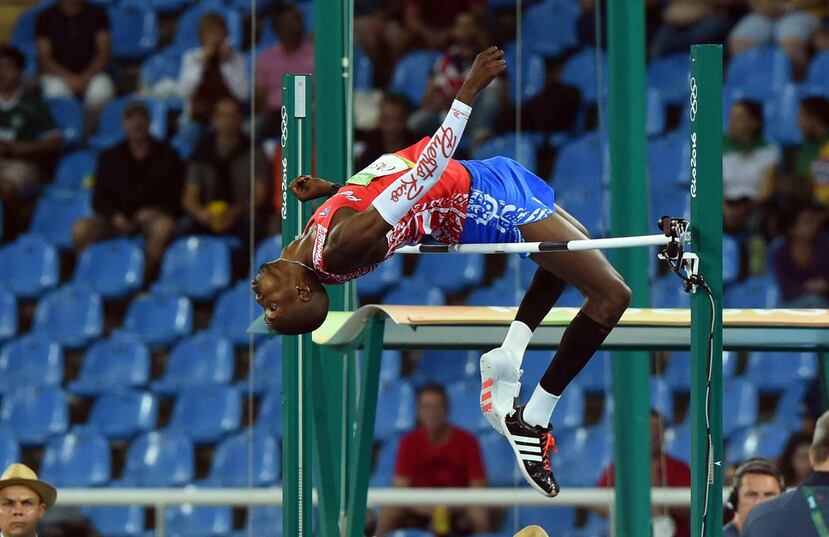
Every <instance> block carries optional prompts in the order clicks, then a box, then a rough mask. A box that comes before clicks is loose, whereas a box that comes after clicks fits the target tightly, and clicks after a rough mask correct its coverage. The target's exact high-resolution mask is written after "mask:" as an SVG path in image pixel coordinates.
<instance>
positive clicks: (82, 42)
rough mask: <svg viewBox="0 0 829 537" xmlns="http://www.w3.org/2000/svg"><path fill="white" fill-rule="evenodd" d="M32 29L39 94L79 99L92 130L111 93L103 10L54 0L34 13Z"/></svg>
mask: <svg viewBox="0 0 829 537" xmlns="http://www.w3.org/2000/svg"><path fill="white" fill-rule="evenodd" d="M35 34H36V36H37V56H38V61H39V63H40V72H41V75H42V76H41V78H40V82H41V85H42V87H43V95H44V96H45V97H65V96H73V95H74V96H75V97H79V98H82V99H83V101H84V105H85V107H86V112H87V114H86V120H87V122H86V130H87V131H92V130H93V129H94V127H95V125H96V123H97V120H98V117H99V116H100V112H101V110H103V108H104V106H106V104H107V103H108V102H109V101H110V100H111V99H112V97H113V96H114V95H115V86H114V85H113V83H112V79H111V78H110V76H109V75H108V74H107V72H106V68H107V65H108V64H109V62H110V59H111V53H112V36H111V34H110V31H109V17H108V15H107V12H106V10H105V9H104V8H103V7H102V6H100V5H97V4H93V3H91V2H87V1H86V0H58V1H57V2H56V3H55V4H54V5H53V6H51V7H48V8H46V9H44V10H43V11H42V12H41V13H40V14H39V15H38V17H37V25H36V29H35Z"/></svg>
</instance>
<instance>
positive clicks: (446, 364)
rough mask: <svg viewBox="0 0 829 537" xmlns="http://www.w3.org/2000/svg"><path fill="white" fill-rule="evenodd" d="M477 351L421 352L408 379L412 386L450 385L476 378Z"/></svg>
mask: <svg viewBox="0 0 829 537" xmlns="http://www.w3.org/2000/svg"><path fill="white" fill-rule="evenodd" d="M480 357H481V354H480V353H479V352H477V351H463V350H429V351H423V352H422V353H421V356H420V360H419V361H418V363H417V367H416V368H415V370H414V372H413V373H412V375H411V377H410V379H409V380H410V381H411V383H412V384H413V385H414V386H417V387H419V386H422V385H424V384H428V383H438V384H452V383H453V382H457V381H464V380H465V381H469V380H474V379H475V378H478V360H479V359H480Z"/></svg>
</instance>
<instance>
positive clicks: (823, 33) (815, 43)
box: [812, 20, 829, 54]
mask: <svg viewBox="0 0 829 537" xmlns="http://www.w3.org/2000/svg"><path fill="white" fill-rule="evenodd" d="M812 48H814V49H815V54H820V53H821V52H823V51H825V50H829V20H824V21H823V23H822V24H821V25H820V28H818V29H817V30H816V31H815V35H814V37H813V38H812Z"/></svg>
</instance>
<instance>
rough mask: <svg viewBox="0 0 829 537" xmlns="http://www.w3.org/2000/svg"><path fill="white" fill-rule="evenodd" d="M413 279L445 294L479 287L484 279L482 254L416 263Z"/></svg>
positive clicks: (446, 257) (453, 256) (450, 256)
mask: <svg viewBox="0 0 829 537" xmlns="http://www.w3.org/2000/svg"><path fill="white" fill-rule="evenodd" d="M414 277H415V278H418V277H419V278H422V279H423V280H425V281H427V282H429V283H430V284H431V285H434V286H435V287H437V288H438V289H440V290H441V291H443V292H444V293H447V294H452V293H458V292H460V291H463V290H465V289H469V288H472V287H475V286H477V285H480V283H481V281H482V280H483V278H484V256H483V254H469V255H447V256H445V257H442V258H440V260H439V261H438V260H434V261H432V262H429V263H418V264H417V268H416V269H415V274H414Z"/></svg>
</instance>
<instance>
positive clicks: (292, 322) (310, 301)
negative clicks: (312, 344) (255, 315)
mask: <svg viewBox="0 0 829 537" xmlns="http://www.w3.org/2000/svg"><path fill="white" fill-rule="evenodd" d="M251 289H252V291H253V292H254V294H255V297H256V302H257V303H258V304H259V305H260V306H262V309H263V310H265V322H266V323H267V324H268V326H269V327H270V328H271V329H273V330H275V331H276V332H279V333H281V334H305V333H307V332H311V331H312V330H315V329H317V328H318V327H319V326H320V325H321V324H322V322H323V321H324V320H325V318H326V316H327V315H328V294H327V293H326V291H325V288H324V287H323V286H322V284H321V283H320V282H319V279H318V278H317V277H316V275H315V274H314V273H313V272H311V271H309V270H308V269H306V268H304V267H302V266H300V265H297V264H295V263H290V262H287V261H284V260H283V261H281V262H272V263H268V264H267V265H264V266H262V268H260V269H259V273H258V274H257V275H256V278H254V279H253V281H252V282H251Z"/></svg>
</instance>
